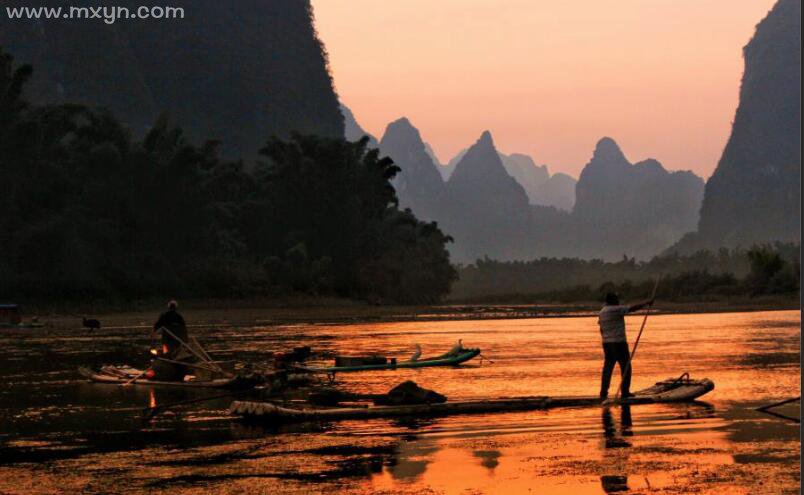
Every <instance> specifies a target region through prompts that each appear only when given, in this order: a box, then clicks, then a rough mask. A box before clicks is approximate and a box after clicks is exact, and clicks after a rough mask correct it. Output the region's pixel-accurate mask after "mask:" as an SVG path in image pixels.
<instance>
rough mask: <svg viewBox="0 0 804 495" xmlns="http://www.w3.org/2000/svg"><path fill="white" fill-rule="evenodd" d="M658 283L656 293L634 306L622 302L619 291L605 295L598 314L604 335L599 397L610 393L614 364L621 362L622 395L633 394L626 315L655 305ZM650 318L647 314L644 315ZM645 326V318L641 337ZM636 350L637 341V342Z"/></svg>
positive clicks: (630, 353)
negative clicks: (631, 389) (626, 333)
mask: <svg viewBox="0 0 804 495" xmlns="http://www.w3.org/2000/svg"><path fill="white" fill-rule="evenodd" d="M658 285H659V280H658V279H657V280H656V285H655V286H654V288H653V295H652V296H651V298H650V299H649V300H647V301H644V302H641V303H637V304H633V305H631V306H624V305H620V298H619V297H618V296H617V294H614V293H612V292H609V293H608V294H606V304H605V305H604V306H603V308H602V309H601V310H600V314H599V316H598V324H599V325H600V335H601V337H602V338H603V353H604V355H605V358H604V361H603V376H602V377H601V380H600V400H601V401H605V400H606V399H607V398H608V395H609V384H610V383H611V374H612V372H613V371H614V365H615V364H619V365H620V374H621V375H622V381H621V385H620V391H619V392H618V394H619V393H620V392H622V395H621V397H622V398H623V399H626V398H628V397H633V394H632V393H631V391H630V388H631V359H632V358H633V352H631V351H630V349H629V348H628V340H627V339H626V336H625V315H627V314H628V313H633V312H634V311H639V310H640V309H642V308H644V307H649V306H652V305H653V301H654V299H655V297H656V288H657V287H658ZM645 320H647V314H646V315H645ZM644 328H645V321H643V322H642V328H641V329H640V330H639V336H641V335H642V330H644ZM639 336H638V337H637V341H636V342H637V344H638V343H639ZM634 351H636V344H635V345H634Z"/></svg>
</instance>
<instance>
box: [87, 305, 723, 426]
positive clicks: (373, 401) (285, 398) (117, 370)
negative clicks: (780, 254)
mask: <svg viewBox="0 0 804 495" xmlns="http://www.w3.org/2000/svg"><path fill="white" fill-rule="evenodd" d="M177 309H178V304H177V303H176V302H175V301H170V302H169V303H168V310H167V311H166V312H164V313H163V314H162V315H160V317H159V319H158V320H157V322H156V323H155V324H154V326H153V331H152V342H153V341H154V340H153V339H155V337H156V336H157V335H159V336H160V337H161V340H160V343H159V345H158V346H155V345H153V344H152V348H151V362H150V365H149V366H148V367H147V368H145V369H138V368H134V367H131V366H128V365H106V366H102V367H100V368H99V369H94V370H93V369H88V368H80V369H79V371H80V373H81V374H82V375H83V376H85V377H86V378H88V379H89V380H91V381H93V382H96V383H106V384H112V385H117V386H135V385H136V386H152V387H195V388H218V389H228V390H231V391H232V397H233V398H234V396H235V395H241V394H245V393H248V394H249V395H248V396H245V397H238V400H234V401H233V402H232V404H231V406H230V408H229V411H230V413H232V414H233V415H236V416H239V417H241V418H244V419H252V420H253V419H258V420H260V421H266V420H269V421H274V422H275V421H310V420H338V419H348V418H360V417H391V416H405V415H414V416H426V415H448V414H468V413H492V412H502V411H512V410H531V409H546V408H550V407H572V406H592V405H600V404H601V403H603V402H604V399H605V397H602V396H594V397H591V396H590V397H548V396H533V397H512V398H496V399H482V400H472V401H449V400H448V398H447V397H445V396H444V395H442V394H440V393H438V392H436V391H433V390H428V389H425V388H422V387H420V386H419V385H417V384H416V383H415V382H413V381H410V380H406V381H403V382H402V383H400V384H398V385H396V386H393V387H391V388H390V390H389V391H388V392H387V393H383V394H360V393H353V392H347V391H345V390H342V389H340V388H338V387H337V386H336V384H337V382H336V375H337V374H338V373H350V372H368V371H380V370H399V369H405V368H424V367H437V366H440V367H457V366H459V365H460V364H462V363H464V362H466V361H469V360H471V359H473V358H475V357H478V356H480V355H481V354H480V349H476V348H464V347H463V342H462V341H461V340H458V342H457V343H456V344H455V345H454V346H453V347H452V349H450V350H449V351H448V352H446V353H444V354H442V355H439V356H434V357H430V358H422V356H421V347H420V346H418V345H416V350H415V352H414V353H413V355H412V356H410V358H408V359H405V360H401V361H400V360H397V359H396V358H387V357H385V356H378V355H365V356H336V357H335V363H334V365H333V366H308V365H306V364H305V362H306V361H308V360H310V359H311V358H314V357H316V356H315V353H314V352H313V350H312V349H311V348H310V347H308V346H303V347H295V348H293V349H291V350H289V351H287V352H281V353H273V354H272V355H271V359H270V360H269V361H268V362H266V363H265V364H264V365H263V366H262V367H258V366H254V365H252V364H248V363H240V362H237V361H221V360H215V359H213V358H212V357H211V356H210V355H209V353H207V352H206V350H205V349H204V348H203V347H202V346H201V345H200V344H199V343H198V341H197V340H196V339H195V338H193V337H192V336H190V335H189V334H188V331H187V325H186V323H185V321H184V318H183V317H182V316H181V314H179V312H178V310H177ZM481 362H482V357H481ZM713 388H714V384H713V383H712V382H711V381H710V380H707V379H703V380H693V379H690V377H689V375H687V374H686V373H685V374H682V375H681V376H679V377H677V378H670V379H667V380H663V381H660V382H657V383H656V384H655V385H653V386H652V387H649V388H647V389H644V390H640V391H638V392H636V393H635V394H630V393H629V394H627V395H624V396H623V397H619V395H618V397H617V398H616V399H615V400H610V399H609V400H605V403H615V402H616V403H629V404H640V403H655V402H685V401H691V400H694V399H696V398H697V397H700V396H701V395H703V394H705V393H707V392H709V391H710V390H712V389H713ZM219 397H220V396H215V397H214V398H219ZM201 400H203V398H202V399H193V400H191V401H188V402H199V401H201ZM160 407H161V409H160V411H161V410H164V406H160ZM152 409H154V411H151V412H150V413H151V414H149V417H150V416H152V415H153V413H154V412H155V408H152Z"/></svg>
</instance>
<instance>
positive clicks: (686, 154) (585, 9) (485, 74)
mask: <svg viewBox="0 0 804 495" xmlns="http://www.w3.org/2000/svg"><path fill="white" fill-rule="evenodd" d="M312 1H313V6H314V8H315V15H316V24H317V29H318V31H319V35H320V37H321V39H322V40H323V42H324V43H325V45H326V48H327V50H328V51H329V57H330V65H331V68H332V72H333V76H334V78H335V86H336V88H337V91H338V93H339V95H340V97H341V101H343V102H344V103H345V104H346V105H347V106H349V107H350V108H351V109H352V111H353V112H354V114H355V116H356V117H357V119H358V122H360V124H361V125H362V126H363V127H364V128H365V129H366V130H367V131H369V132H371V133H372V134H375V135H376V136H377V137H378V138H379V137H381V136H382V133H383V131H384V130H385V126H386V125H387V124H388V122H390V121H392V120H394V119H396V118H399V117H401V116H406V117H408V118H410V120H411V121H412V122H413V124H414V125H415V126H417V127H418V128H419V130H420V131H421V133H422V136H423V137H424V139H425V140H426V141H429V142H430V144H432V146H433V147H434V148H435V151H436V153H437V154H438V156H439V158H440V159H441V161H442V162H446V161H447V160H448V159H449V158H451V157H452V156H453V155H454V154H455V153H457V152H458V151H459V150H460V149H462V148H464V147H466V146H468V145H470V144H472V143H473V142H474V141H475V140H476V139H477V138H478V137H479V135H480V133H481V132H482V131H483V130H484V129H488V130H490V131H491V132H492V134H493V136H494V140H495V143H496V144H497V147H498V148H499V149H500V151H503V152H506V153H510V152H523V153H528V154H530V155H531V156H533V158H534V159H535V160H536V162H537V163H540V164H541V163H547V164H548V165H550V168H551V171H553V172H555V171H562V172H568V173H570V174H572V175H574V176H577V174H578V173H579V172H580V170H581V168H582V167H583V165H584V164H585V163H586V162H587V161H588V160H589V158H590V157H591V154H592V150H593V147H594V144H595V143H596V142H597V140H598V139H599V138H600V137H602V136H610V137H612V138H614V139H615V140H616V141H617V142H618V143H619V144H620V146H621V147H622V148H623V151H624V152H625V154H626V156H627V157H628V158H629V159H631V161H637V160H641V159H644V158H648V157H652V158H656V159H658V160H659V161H661V162H662V163H663V164H664V165H665V167H667V168H669V169H672V170H677V169H692V170H694V171H695V172H696V173H698V174H700V175H702V176H703V177H705V178H706V177H708V176H709V175H710V174H711V173H712V171H713V170H714V168H715V166H716V165H717V160H718V159H719V157H720V153H721V152H722V150H723V146H724V145H725V143H726V139H727V138H728V134H729V129H730V126H731V121H732V119H733V117H734V111H735V109H736V105H737V94H738V90H739V82H740V77H741V76H742V70H743V61H742V47H743V46H744V45H745V44H746V43H747V42H748V40H749V39H750V38H751V36H752V34H753V32H754V27H755V25H756V24H757V23H758V22H759V21H760V20H761V19H762V18H763V17H764V16H765V15H766V14H767V12H768V10H770V8H771V7H772V6H773V3H774V1H773V0H583V1H581V0H553V1H542V0H382V1H380V0H348V1H344V0H312Z"/></svg>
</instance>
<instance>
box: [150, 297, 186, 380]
mask: <svg viewBox="0 0 804 495" xmlns="http://www.w3.org/2000/svg"><path fill="white" fill-rule="evenodd" d="M178 306H179V304H178V303H177V302H176V301H170V302H168V309H167V311H165V312H164V313H162V314H161V315H160V316H159V319H158V320H157V321H156V323H154V326H153V329H152V330H151V338H152V339H153V338H154V337H155V335H156V332H161V334H162V348H161V349H160V351H161V352H157V361H156V362H155V363H154V366H152V367H151V370H150V372H149V374H150V375H152V376H148V375H146V376H147V377H148V378H159V379H162V380H183V379H184V375H185V374H186V373H187V369H186V367H185V366H182V365H181V364H178V362H179V361H183V360H184V359H183V358H187V357H190V355H188V354H187V352H185V350H184V343H185V342H187V340H188V335H187V325H186V324H185V322H184V318H183V317H182V315H181V314H179V312H178V311H177V309H178ZM159 358H162V359H159Z"/></svg>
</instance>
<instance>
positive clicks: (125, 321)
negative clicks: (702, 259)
mask: <svg viewBox="0 0 804 495" xmlns="http://www.w3.org/2000/svg"><path fill="white" fill-rule="evenodd" d="M164 305H165V301H162V300H160V301H156V300H149V301H142V300H141V301H129V302H126V303H119V302H118V303H104V302H85V303H81V304H80V305H75V304H73V305H71V304H68V303H47V304H37V303H27V304H23V305H22V311H23V316H24V319H25V321H28V320H29V319H30V318H31V317H34V316H36V317H38V318H39V320H40V321H42V322H43V323H45V324H46V325H52V326H57V327H61V326H74V325H76V321H78V320H80V318H81V317H82V316H87V317H89V316H92V317H97V318H100V319H102V321H103V323H104V325H117V326H130V325H136V324H142V325H146V324H148V322H149V321H150V319H155V318H156V316H157V315H158V313H159V312H161V311H162V310H163V308H164ZM800 307H801V306H800V300H799V298H798V297H797V296H762V297H756V298H749V297H733V298H728V299H722V300H718V301H687V302H673V301H657V303H656V306H655V307H654V310H653V312H654V314H689V313H728V312H752V311H776V310H795V309H800ZM599 308H600V303H599V302H597V301H587V302H574V303H566V304H562V303H555V302H550V303H539V302H535V303H531V304H505V303H494V304H490V303H444V304H438V305H425V306H394V305H389V306H383V305H373V304H368V303H366V302H363V301H356V300H352V299H343V298H331V297H310V296H295V297H282V298H247V299H195V300H192V299H191V300H186V301H184V300H181V301H180V308H179V309H180V311H181V312H182V313H185V315H187V316H188V317H189V318H188V319H190V320H191V321H195V322H199V323H201V322H203V323H205V324H208V325H212V324H225V325H231V326H243V325H255V324H263V325H271V324H292V323H360V322H391V321H440V320H483V319H521V318H559V317H570V316H594V315H595V314H596V313H597V311H598V310H599Z"/></svg>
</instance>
